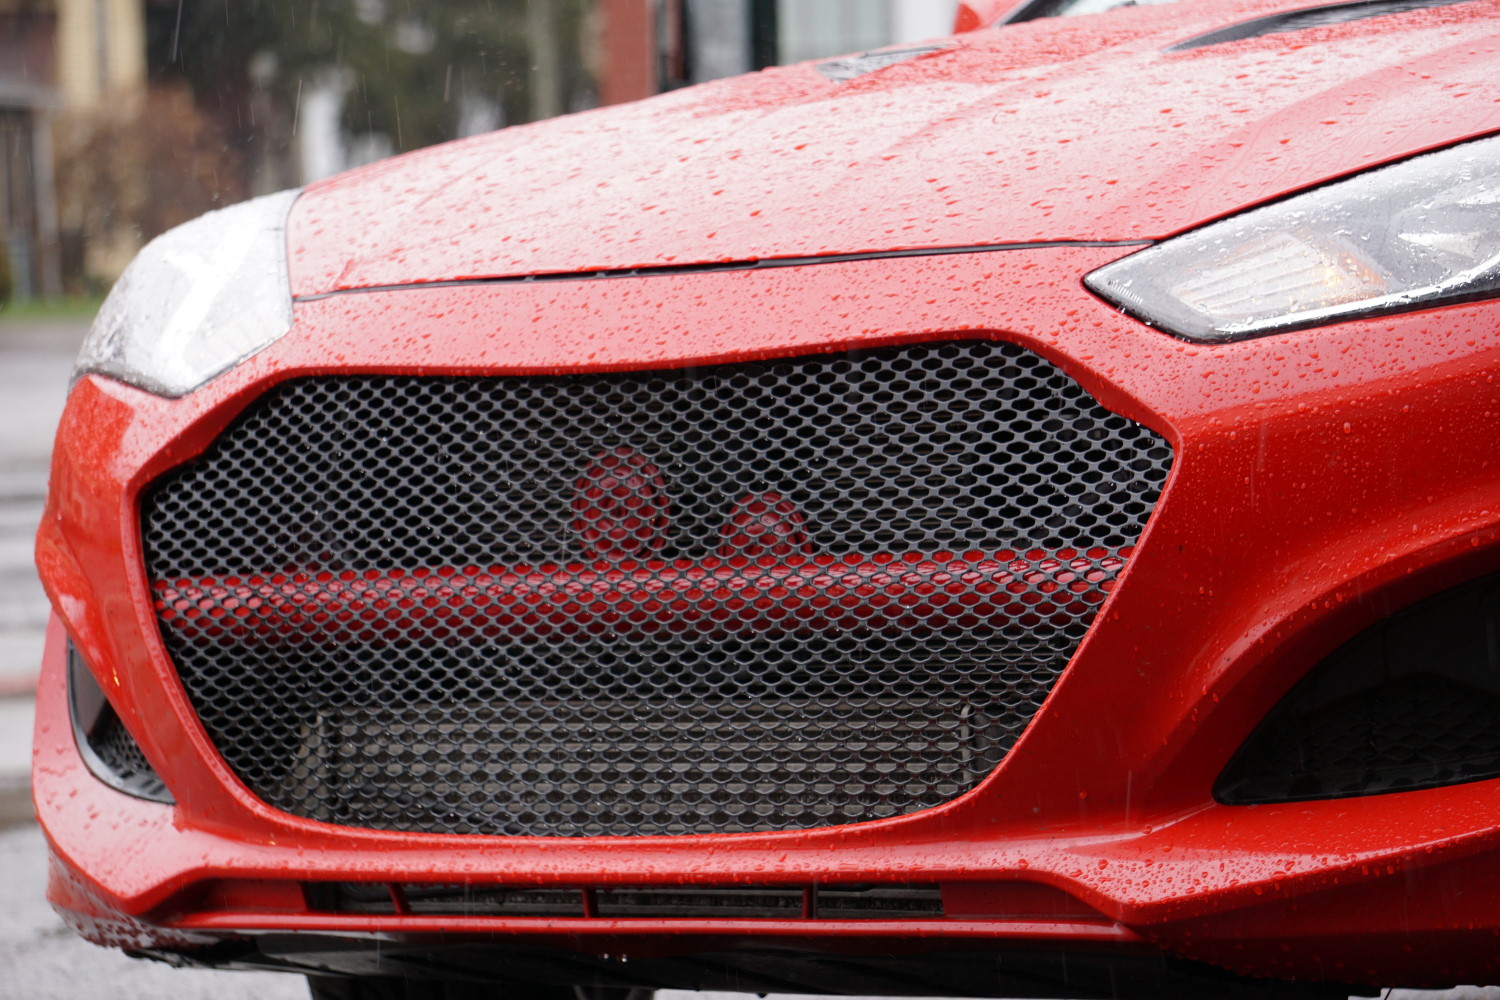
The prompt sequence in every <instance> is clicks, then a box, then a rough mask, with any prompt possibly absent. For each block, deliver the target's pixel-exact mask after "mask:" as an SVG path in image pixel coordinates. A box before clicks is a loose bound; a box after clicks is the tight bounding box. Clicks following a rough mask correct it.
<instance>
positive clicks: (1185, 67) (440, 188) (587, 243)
mask: <svg viewBox="0 0 1500 1000" xmlns="http://www.w3.org/2000/svg"><path fill="white" fill-rule="evenodd" d="M1300 6H1306V4H1305V2H1304V3H1297V2H1295V0H1293V2H1287V0H1281V2H1277V0H1199V2H1193V0H1185V2H1182V3H1177V4H1172V5H1167V6H1159V7H1135V8H1122V9H1118V10H1114V11H1110V12H1107V13H1104V14H1099V15H1094V16H1087V17H1076V18H1067V19H1056V20H1043V21H1035V22H1029V23H1025V24H1019V25H1014V26H1010V27H1005V28H1001V29H998V30H991V31H982V32H976V33H974V34H972V35H967V36H962V37H960V38H958V39H955V40H951V41H947V42H942V43H939V44H942V45H943V46H944V47H943V48H942V49H940V50H939V51H936V52H932V53H929V54H925V55H920V56H918V57H916V58H913V59H911V60H909V61H906V62H902V63H899V64H897V65H894V66H891V67H889V68H886V69H881V70H878V71H875V72H872V73H868V74H866V75H864V76H860V77H858V78H856V79H853V80H850V81H847V82H835V81H832V80H829V79H827V78H826V77H825V76H824V75H822V74H821V73H820V72H819V71H818V69H817V68H816V64H804V65H800V66H790V67H784V68H778V69H773V70H768V71H766V72H762V73H757V74H752V75H750V76H745V77H740V78H736V79H732V80H725V81H720V82H716V83H713V84H708V85H705V86H701V87H694V88H691V89H688V90H683V91H678V92H675V93H672V94H668V95H665V96H662V97H657V98H654V99H651V100H648V101H643V102H640V103H637V104H633V105H625V106H620V107H614V108H606V109H601V110H598V111H591V112H586V113H583V114H577V115H572V116H569V117H566V118H561V119H555V120H552V121H549V122H543V123H539V124H536V125H528V126H521V127H516V128H509V129H505V130H502V131H500V132H495V133H492V134H489V135H484V136H479V137H477V138H473V139H468V140H464V141H461V142H456V143H450V144H447V145H444V146H439V147H434V148H431V149H427V150H422V151H420V152H417V153H413V154H410V155H407V156H402V157H398V158H396V159H393V160H388V161H385V162H383V163H378V164H375V165H373V166H370V167H368V168H365V169H361V170H356V171H353V172H351V173H347V174H343V175H341V176H338V177H335V178H332V179H330V180H328V181H325V182H322V183H318V184H314V185H312V186H311V187H309V188H308V189H307V191H306V192H305V193H304V195H303V196H302V197H301V199H300V200H299V201H298V202H297V205H296V208H295V210H294V212H293V217H292V220H291V233H290V246H291V252H292V265H291V267H292V281H293V288H294V290H295V292H296V293H297V294H299V295H308V294H316V293H319V292H325V291H330V290H334V289H341V288H363V287H371V286H381V285H397V284H407V283H412V282H427V281H439V280H453V279H463V278H485V277H500V276H514V275H525V274H546V273H559V272H574V271H593V270H607V269H611V270H612V269H629V268H634V267H650V266H662V265H684V264H695V263H710V262H718V261H747V260H756V259H764V258H774V257H801V256H813V255H825V254H844V253H862V252H882V251H891V250H899V249H922V248H934V247H962V246H975V245H983V244H996V243H1016V242H1032V241H1063V240H1130V239H1140V238H1156V237H1163V236H1166V235H1169V234H1171V233H1174V232H1177V231H1180V230H1182V229H1185V228H1188V227H1191V226H1193V225H1196V224H1198V223H1201V222H1203V221H1205V220H1208V219H1211V218H1214V217H1217V216H1221V215H1225V214H1227V213H1230V212H1233V211H1235V210H1237V209H1240V208H1243V207H1245V206H1247V205H1251V204H1255V203H1257V202H1260V201H1264V200H1266V199H1268V198H1273V197H1276V196H1278V195H1280V194H1283V193H1285V192H1287V191H1289V190H1294V189H1297V188H1301V187H1304V186H1306V185H1309V184H1313V183H1316V182H1319V181H1322V180H1325V179H1327V178H1330V177H1334V176H1338V175H1340V174H1344V173H1347V172H1349V171H1352V170H1357V169H1360V168H1362V167H1366V166H1369V165H1372V164H1376V163H1380V162H1382V161H1386V160H1390V159H1394V158H1399V157H1401V156H1405V155H1408V154H1410V153H1413V152H1417V151H1420V150H1423V149H1426V148H1430V147H1432V146H1436V145H1442V144H1445V143H1448V142H1451V141H1453V140H1456V139H1459V138H1463V137H1466V136H1470V135H1475V134H1479V133H1483V132H1485V131H1488V130H1493V129H1495V128H1497V127H1500V103H1496V102H1497V99H1500V84H1497V83H1496V80H1497V79H1500V74H1497V70H1500V56H1497V43H1500V0H1479V2H1472V3H1461V4H1458V5H1455V6H1445V7H1437V8H1429V9H1424V10H1416V11H1411V12H1407V13H1398V14H1392V15H1387V16H1381V17H1375V18H1370V19H1366V20H1361V21H1355V22H1349V23H1344V24H1338V25H1332V26H1326V27H1318V28H1310V29H1306V30H1300V31H1295V32H1290V33H1283V34H1273V35H1265V36H1262V37H1255V38H1248V39H1244V40H1241V41H1237V42H1229V43H1224V44H1217V45H1209V46H1206V47H1200V48H1195V49H1190V50H1186V51H1166V49H1167V47H1168V46H1171V45H1172V44H1174V43H1176V42H1180V41H1182V40H1184V39H1187V38H1191V37H1194V36H1197V35H1200V34H1203V33H1204V32H1207V31H1211V30H1214V29H1217V28H1221V27H1224V26H1227V25H1232V24H1236V23H1239V22H1243V21H1246V20H1249V19H1252V18H1256V17H1260V16H1263V15H1265V14H1268V13H1270V12H1273V11H1277V10H1286V9H1295V8H1297V7H1300Z"/></svg>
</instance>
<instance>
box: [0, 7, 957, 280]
mask: <svg viewBox="0 0 1500 1000" xmlns="http://www.w3.org/2000/svg"><path fill="white" fill-rule="evenodd" d="M957 7H958V0H484V2H479V0H466V2H463V3H460V2H457V0H454V2H451V3H446V4H442V5H436V4H435V5H431V6H427V5H417V6H413V5H411V4H409V3H406V2H405V0H402V2H399V3H398V2H396V0H360V2H358V3H349V4H343V5H338V4H335V5H328V4H318V3H317V0H289V2H285V3H278V4H275V5H246V4H241V3H237V2H236V3H227V4H226V3H223V2H222V0H0V233H3V240H0V251H3V253H0V257H3V258H4V259H5V261H8V263H7V265H6V267H5V268H4V270H6V271H8V273H9V274H10V276H11V282H12V284H13V286H14V293H15V295H16V296H17V297H18V298H27V297H32V296H56V295H58V294H60V293H62V292H74V293H76V292H79V291H84V290H90V289H97V288H98V287H100V286H102V285H107V284H108V282H110V281H111V280H112V279H113V278H114V277H115V276H117V275H118V274H119V272H120V271H121V270H122V269H123V267H124V265H125V263H126V262H127V261H128V260H129V259H130V257H131V256H132V255H133V254H134V253H135V251H136V250H137V249H138V248H139V246H140V245H141V243H142V242H143V241H144V240H146V239H149V238H150V237H151V236H153V235H155V234H156V233H158V232H161V231H162V230H164V229H166V228H168V227H170V226H172V225H175V224H177V223H179V222H182V221H184V220H185V219H186V218H190V217H192V216H193V215H196V214H199V213H201V212H202V211H205V210H206V209H208V208H212V207H215V206H216V205H220V204H224V203H226V202H230V201H234V200H237V199H239V198H242V197H245V196H247V195H249V194H253V193H259V192H262V191H268V190H274V189H279V188H283V187H288V186H293V185H297V184H303V183H307V182H309V181H312V180H316V179H318V178H320V177H324V176H327V175H329V174H331V173H335V172H338V171H340V170H344V169H347V168H349V167H351V166H356V165H358V164H360V163H364V162H368V161H369V160H371V159H375V158H377V157H379V156H383V155H386V154H389V153H391V152H396V151H399V150H401V149H409V148H413V147H414V146H416V145H422V144H425V143H430V142H436V141H440V140H442V139H447V138H456V137H459V136H462V135H468V134H473V133H475V132H479V131H485V130H488V129H492V128H496V127H500V126H502V125H504V124H507V123H510V122H520V121H528V120H536V119H538V118H544V117H548V116H550V115H554V114H559V113H563V112H567V111H574V110H580V109H582V108H585V107H590V106H593V105H595V104H614V103H619V102H622V101H629V100H636V99H639V98H643V97H647V96H650V95H651V94H654V93H659V92H661V91H664V90H671V89H674V88H677V87H682V86H687V85H689V84H693V83H700V82H703V81H706V80H711V79H715V78H719V77H724V76H731V75H734V74H738V73H744V72H749V71H752V70H755V69H759V68H763V67H765V66H770V65H774V64H778V63H786V62H794V61H799V60H804V59H814V58H826V57H829V56H835V55H842V54H847V53H852V52H859V51H863V50H866V49H871V48H878V47H881V46H884V45H890V44H894V43H900V42H911V41H918V40H921V39H924V38H930V37H934V36H938V35H944V34H947V33H948V32H949V31H950V30H951V28H952V25H953V18H954V14H955V11H956V9H957ZM319 12H321V13H319ZM313 14H316V15H317V17H312V15H313ZM309 17H312V20H311V21H309V20H308V18H309ZM318 17H321V18H322V19H323V21H322V22H321V23H322V25H323V30H324V33H325V35H328V36H329V37H325V38H324V39H323V40H322V43H321V44H323V46H324V47H323V48H322V49H319V48H318V47H317V44H314V43H317V38H316V37H315V36H316V31H314V32H311V33H309V32H308V31H307V30H305V28H306V27H307V26H309V25H316V23H318V22H317V18H318ZM338 17H342V18H344V20H343V21H341V22H340V21H337V20H336V18H338ZM299 18H301V19H302V20H300V21H299ZM331 18H333V19H334V20H332V21H331V20H330V19H331ZM351 18H352V20H351ZM330 32H331V34H330ZM372 53H373V55H372ZM393 54H394V56H395V57H396V58H398V59H399V60H404V65H405V66H406V69H405V72H404V75H401V74H392V73H389V72H386V69H387V68H388V67H389V65H390V60H391V58H392V56H393ZM361 60H363V61H361ZM372 67H374V68H372ZM377 90H379V93H378V94H377V93H376V91H377ZM382 102H383V103H382ZM403 112H404V113H405V117H404V119H403V117H402V115H403ZM403 127H404V132H403ZM5 261H0V263H3V262H5Z"/></svg>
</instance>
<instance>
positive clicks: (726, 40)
mask: <svg viewBox="0 0 1500 1000" xmlns="http://www.w3.org/2000/svg"><path fill="white" fill-rule="evenodd" d="M599 3H600V8H601V14H602V20H603V23H604V31H603V34H604V42H605V44H604V57H605V58H604V61H605V65H604V67H603V71H602V72H601V74H600V81H599V96H600V101H601V103H604V104H614V103H619V102H620V101H628V100H636V99H639V98H642V97H646V96H649V95H650V94H654V93H657V92H659V91H661V90H669V89H672V88H675V87H681V86H686V85H689V84H693V83H702V82H704V81H706V80H714V79H718V78H720V77H725V76H734V75H736V74H739V73H748V72H750V71H752V70H756V69H762V68H764V67H766V66H773V65H778V64H782V63H792V62H801V61H803V60H806V59H821V58H826V57H829V56H837V55H846V54H849V53H854V52H862V51H865V50H867V49H874V48H880V47H881V46H885V45H892V44H896V43H900V42H915V41H921V40H923V39H927V38H934V37H938V36H941V35H946V34H948V33H950V32H951V31H952V30H953V21H954V16H955V14H956V12H957V10H958V0H599Z"/></svg>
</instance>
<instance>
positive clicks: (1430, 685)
mask: <svg viewBox="0 0 1500 1000" xmlns="http://www.w3.org/2000/svg"><path fill="white" fill-rule="evenodd" d="M1497 635H1500V576H1491V577H1487V578H1485V579H1482V580H1476V581H1474V582H1472V583H1468V584H1465V585H1463V586H1461V587H1456V588H1454V589H1453V590H1450V591H1447V592H1446V593H1443V594H1439V595H1437V596H1436V597H1432V598H1429V599H1428V600H1426V601H1422V602H1421V603H1419V604H1416V605H1413V606H1412V607H1410V608H1408V609H1406V610H1405V611H1402V612H1400V613H1398V614H1395V615H1392V616H1391V617H1390V618H1387V619H1386V620H1384V621H1382V622H1379V623H1377V624H1376V625H1374V626H1372V627H1371V628H1369V629H1367V630H1366V631H1365V632H1363V633H1361V634H1360V635H1359V636H1357V637H1355V638H1354V639H1353V640H1352V641H1350V642H1349V643H1348V644H1346V645H1345V646H1344V647H1343V648H1342V649H1340V650H1338V651H1337V652H1335V653H1334V654H1333V655H1332V656H1330V657H1328V659H1326V660H1324V661H1323V662H1322V663H1320V664H1319V665H1318V666H1317V667H1315V668H1313V670H1312V671H1311V672H1310V673H1309V674H1308V675H1307V677H1305V678H1304V679H1303V680H1302V682H1301V683H1299V684H1298V685H1297V686H1296V687H1295V688H1293V689H1292V690H1291V692H1290V693H1288V694H1287V696H1286V697H1285V698H1283V699H1282V701H1281V703H1280V704H1278V705H1277V706H1276V707H1275V708H1274V709H1272V711H1271V713H1270V714H1269V715H1268V716H1267V717H1266V719H1265V721H1264V722H1262V723H1261V725H1260V726H1259V728H1257V729H1256V731H1255V732H1254V733H1253V734H1252V735H1251V737H1250V739H1249V740H1247V741H1246V742H1245V745H1244V746H1243V747H1241V748H1240V751H1239V753H1238V754H1236V755H1235V758H1234V759H1233V760H1232V761H1231V762H1230V764H1229V766H1228V767H1227V768H1225V770H1224V773H1223V775H1221V776H1220V778H1219V782H1218V785H1217V786H1216V788H1215V790H1214V791H1215V796H1216V797H1217V798H1218V799H1219V801H1221V802H1224V803H1226V804H1228V805H1248V804H1252V803H1265V802H1296V801H1301V800H1307V799H1332V798H1343V797H1347V796H1358V795H1375V794H1378V793H1381V792H1401V791H1411V790H1414V789H1418V788H1435V787H1437V786H1439V785H1452V784H1457V783H1460V782H1465V781H1478V780H1481V779H1484V778H1495V777H1500V672H1497V671H1496V669H1495V667H1496V642H1495V637H1496V636H1497Z"/></svg>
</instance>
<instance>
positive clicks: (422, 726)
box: [143, 341, 1171, 836]
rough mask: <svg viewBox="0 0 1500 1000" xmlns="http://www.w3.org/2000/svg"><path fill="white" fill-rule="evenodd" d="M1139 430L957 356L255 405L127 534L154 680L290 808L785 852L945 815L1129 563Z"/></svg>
mask: <svg viewBox="0 0 1500 1000" xmlns="http://www.w3.org/2000/svg"><path fill="white" fill-rule="evenodd" d="M1170 460H1171V453H1170V450H1169V449H1168V448H1167V447H1166V445H1165V444H1164V443H1163V442H1162V441H1161V439H1160V438H1158V437H1157V436H1155V435H1154V434H1152V433H1151V432H1150V431H1148V430H1146V429H1145V428H1142V427H1140V426H1138V425H1136V424H1133V423H1131V422H1130V421H1128V420H1125V419H1124V418H1121V417H1119V416H1116V415H1114V414H1111V413H1109V412H1108V411H1106V410H1104V409H1102V408H1101V407H1099V406H1098V404H1096V403H1094V402H1093V400H1091V399H1090V398H1089V397H1088V396H1087V395H1086V394H1085V393H1084V392H1083V390H1082V389H1081V388H1080V387H1079V386H1078V385H1077V383H1075V382H1073V381H1072V380H1071V379H1069V378H1068V377H1067V376H1066V375H1064V374H1063V373H1062V372H1060V371H1059V370H1057V369H1056V368H1054V367H1053V366H1052V365H1050V364H1049V363H1047V362H1046V361H1044V360H1042V359H1041V358H1039V357H1037V356H1035V355H1032V354H1029V353H1027V352H1025V351H1023V350H1021V349H1019V348H1016V347H1014V346H1011V345H1007V344H1000V343H995V342H989V341H973V342H961V343H946V344H929V345H923V346H920V347H914V348H898V349H886V350H881V351H873V352H868V353H860V354H841V355H826V356H818V357H808V358H797V359H791V360H785V361H775V362H765V363H756V364H745V365H734V366H722V367H716V368H708V369H698V370H684V371H670V372H652V373H644V374H636V373H626V374H614V375H591V376H576V377H495V378H464V379H460V378H410V377H399V378H398V377H344V378H319V379H306V380H300V381H296V382H292V383H289V384H287V385H286V386H283V387H282V388H280V389H278V390H276V391H274V392H272V393H271V394H270V395H268V396H267V397H266V398H264V399H262V400H261V401H259V402H258V403H257V404H255V405H254V406H252V408H251V409H250V410H249V411H248V412H247V413H246V414H245V415H244V416H243V417H242V418H241V419H240V420H239V421H237V422H236V424H235V425H234V426H232V427H231V428H230V429H229V430H228V431H227V432H226V433H225V434H224V435H223V436H222V437H221V439H220V440H219V441H218V442H217V443H216V444H215V445H214V446H213V447H212V448H211V449H210V450H209V451H208V452H207V453H206V454H205V455H204V456H203V457H202V458H200V459H199V460H197V461H196V462H194V463H192V464H190V465H188V466H185V467H184V468H182V469H180V470H178V471H176V472H174V473H171V474H169V475H168V476H167V477H165V478H164V479H163V480H161V481H160V482H159V483H158V484H157V485H156V486H155V487H154V488H153V490H152V491H151V492H150V493H149V494H148V496H147V498H146V501H145V503H144V506H143V538H144V542H145V549H146V556H147V569H148V575H149V577H150V579H151V582H152V586H153V588H154V591H155V597H156V604H157V611H158V615H159V617H160V619H161V624H162V632H163V636H164V638H165V641H166V644H167V647H168V650H169V652H170V653H171V655H172V657H173V659H174V660H175V662H176V664H177V666H178V671H179V674H180V676H181V678H182V681H183V684H184V685H185V687H186V689H187V692H188V695H189V697H190V699H191V700H192V703H193V705H194V708H195V709H196V710H197V711H198V713H199V715H200V717H201V718H202V720H203V724H204V726H205V727H206V729H207V730H208V732H209V734H210V736H211V737H212V738H213V740H214V743H215V745H216V746H217V747H218V748H219V750H220V752H221V753H222V754H223V755H224V757H225V759H226V761H227V762H228V763H229V764H230V766H231V767H232V768H233V769H234V770H235V771H236V773H237V774H238V775H239V776H240V777H241V779H242V780H244V781H245V782H246V784H247V785H248V786H249V787H250V788H251V789H252V790H253V791H254V792H255V793H256V794H257V795H259V796H260V797H261V798H263V799H264V800H265V801H267V802H268V803H270V804H271V805H273V806H276V807H278V808H281V809H284V810H286V811H289V812H291V813H294V814H296V815H301V816H307V817H310V818H315V819H321V820H325V821H328V822H333V823H338V824H343V825H349V826H359V827H373V828H378V829H393V830H415V831H430V832H446V833H482V834H512V835H541V836H594V835H605V834H614V835H645V834H685V833H720V832H737V831H748V830H775V829H799V828H807V827H814V826H824V825H831V824H838V823H847V822H852V821H858V820H867V819H875V818H880V817H887V816H895V815H901V814H904V813H907V812H911V811H913V810H915V809H920V808H924V807H927V806H932V805H937V804H940V803H942V802H945V801H948V800H950V799H952V798H954V797H955V796H957V795H959V794H962V793H963V792H965V791H967V790H969V789H970V788H973V787H974V786H975V785H976V784H977V783H978V782H979V781H980V780H982V779H983V778H984V776H985V775H986V774H987V773H988V772H989V771H991V770H993V768H994V767H995V765H996V764H997V763H998V762H999V761H1000V760H1001V758H1002V757H1003V756H1004V755H1005V753H1006V752H1007V751H1008V750H1009V749H1010V747H1011V746H1012V745H1013V744H1014V742H1015V740H1016V738H1017V737H1018V736H1019V735H1020V733H1021V731H1022V730H1023V729H1024V728H1025V726H1026V724H1027V723H1028V721H1029V720H1030V718H1031V716H1032V715H1033V714H1034V712H1035V711H1036V708H1037V706H1038V705H1039V704H1040V703H1041V701H1042V700H1043V698H1045V696H1046V694H1047V692H1048V690H1049V689H1050V687H1051V685H1052V683H1053V681H1054V680H1055V679H1056V677H1057V675H1058V674H1059V673H1060V672H1061V670H1062V668H1063V667H1064V666H1065V665H1066V663H1067V661H1068V658H1069V657H1070V656H1071V654H1072V651H1073V649H1074V648H1075V647H1076V645H1077V643H1078V641H1079V640H1080V639H1081V638H1082V636H1083V634H1084V632H1085V631H1086V630H1087V628H1088V625H1089V622H1090V621H1091V620H1092V618H1093V615H1094V613H1095V611H1096V609H1097V607H1098V605H1099V603H1100V602H1102V600H1103V599H1104V597H1105V595H1106V594H1107V592H1108V590H1109V588H1110V587H1111V586H1112V584H1113V580H1114V578H1115V577H1116V575H1117V574H1118V572H1119V571H1120V569H1121V568H1122V567H1123V565H1124V561H1125V559H1126V558H1127V557H1128V556H1129V553H1130V546H1131V545H1132V544H1133V543H1134V541H1135V538H1136V537H1137V536H1138V534H1139V532H1140V530H1141V528H1142V527H1143V525H1144V523H1145V520H1146V517H1147V516H1148V514H1149V512H1150V509H1151V506H1152V504H1153V503H1154V501H1155V498H1156V496H1157V493H1158V491H1159V490H1160V488H1161V484H1162V482H1163V480H1164V478H1165V475H1166V472H1167V468H1168V466H1169V464H1170Z"/></svg>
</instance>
